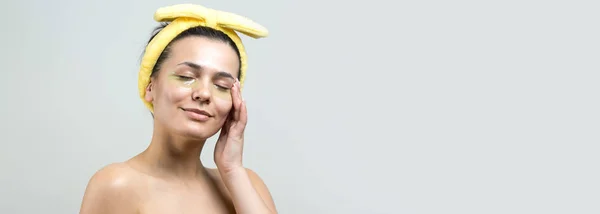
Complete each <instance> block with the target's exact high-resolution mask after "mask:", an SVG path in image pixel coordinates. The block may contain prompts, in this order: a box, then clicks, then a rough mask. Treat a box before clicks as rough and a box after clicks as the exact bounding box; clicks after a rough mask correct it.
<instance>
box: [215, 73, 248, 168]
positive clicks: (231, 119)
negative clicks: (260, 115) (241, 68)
mask: <svg viewBox="0 0 600 214" xmlns="http://www.w3.org/2000/svg"><path fill="white" fill-rule="evenodd" d="M231 98H232V102H233V107H232V109H231V113H230V115H229V116H228V118H227V120H226V121H225V124H224V125H223V128H222V129H221V134H220V135H219V139H217V144H216V145H215V153H214V160H215V164H216V165H217V168H218V169H219V171H220V172H221V173H222V174H223V173H226V174H227V173H229V172H232V171H239V170H241V169H244V168H243V166H242V153H243V148H244V129H245V128H246V122H247V119H248V115H247V113H248V112H247V110H246V102H245V101H244V100H243V99H242V95H241V93H240V82H239V81H237V80H236V82H235V84H234V85H233V87H232V88H231Z"/></svg>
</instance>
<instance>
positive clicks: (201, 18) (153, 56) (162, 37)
mask: <svg viewBox="0 0 600 214" xmlns="http://www.w3.org/2000/svg"><path fill="white" fill-rule="evenodd" d="M154 20H155V21H157V22H170V23H169V24H168V25H167V26H166V27H165V28H164V29H162V30H161V31H160V32H159V33H158V34H157V35H156V36H155V37H154V38H153V39H152V41H150V43H149V44H148V46H147V47H146V51H145V52H144V57H143V58H142V63H141V65H140V71H139V75H138V88H139V93H140V98H142V101H143V102H144V104H145V105H146V107H148V109H150V111H151V112H154V107H153V106H152V103H150V102H147V101H146V100H145V99H144V97H145V95H146V87H147V86H148V84H149V83H150V74H152V69H153V68H154V65H155V64H156V60H158V57H159V56H160V54H161V53H162V52H163V50H164V49H165V48H166V47H167V45H168V44H169V43H170V42H171V41H172V40H173V39H174V38H175V37H176V36H177V35H179V34H180V33H182V32H183V31H185V30H187V29H190V28H193V27H198V26H205V27H210V28H213V29H215V30H219V31H221V32H223V33H225V34H226V35H227V36H229V38H231V40H233V42H234V43H235V45H236V46H237V48H238V50H239V52H240V61H241V64H240V85H241V86H243V84H244V80H245V79H246V67H247V56H246V51H245V49H244V45H243V44H242V40H241V39H240V37H239V36H238V35H237V33H236V31H238V32H240V33H243V34H245V35H247V36H250V37H252V38H255V39H257V38H262V37H267V35H268V34H269V32H268V31H267V29H266V28H265V27H263V26H261V25H260V24H257V23H255V22H253V21H252V20H250V19H248V18H246V17H243V16H239V15H237V14H233V13H229V12H225V11H219V10H214V9H210V8H206V7H203V6H200V5H193V4H178V5H173V6H168V7H162V8H159V9H158V10H156V12H155V13H154Z"/></svg>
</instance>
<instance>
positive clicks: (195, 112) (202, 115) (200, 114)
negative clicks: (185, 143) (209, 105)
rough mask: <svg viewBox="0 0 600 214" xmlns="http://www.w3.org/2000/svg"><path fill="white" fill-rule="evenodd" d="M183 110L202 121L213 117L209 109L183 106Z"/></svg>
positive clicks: (194, 118) (189, 115)
mask: <svg viewBox="0 0 600 214" xmlns="http://www.w3.org/2000/svg"><path fill="white" fill-rule="evenodd" d="M181 110H183V111H184V112H185V113H186V114H187V116H188V117H190V118H191V119H193V120H197V121H201V122H205V121H207V120H208V119H210V118H211V117H213V116H212V115H211V114H209V113H208V112H207V111H204V110H201V109H195V108H181Z"/></svg>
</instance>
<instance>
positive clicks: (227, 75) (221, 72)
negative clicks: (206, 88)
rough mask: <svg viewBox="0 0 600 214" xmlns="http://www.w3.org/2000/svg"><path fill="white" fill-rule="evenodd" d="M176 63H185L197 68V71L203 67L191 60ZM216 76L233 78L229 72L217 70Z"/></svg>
mask: <svg viewBox="0 0 600 214" xmlns="http://www.w3.org/2000/svg"><path fill="white" fill-rule="evenodd" d="M177 65H186V66H188V67H191V68H192V69H194V70H197V71H200V70H202V69H203V67H202V65H199V64H196V63H193V62H187V61H186V62H182V63H179V64H177ZM217 76H220V77H227V78H231V79H235V78H234V77H233V76H232V75H231V74H230V73H227V72H225V71H217Z"/></svg>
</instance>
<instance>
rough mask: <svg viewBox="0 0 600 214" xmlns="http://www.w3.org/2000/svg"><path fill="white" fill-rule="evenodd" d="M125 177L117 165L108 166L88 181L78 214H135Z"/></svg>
mask: <svg viewBox="0 0 600 214" xmlns="http://www.w3.org/2000/svg"><path fill="white" fill-rule="evenodd" d="M128 180H129V179H127V176H126V175H125V174H124V173H122V170H121V169H120V167H119V166H118V165H109V166H107V167H105V168H103V169H101V170H99V171H98V172H96V173H95V174H94V175H93V176H92V178H91V179H90V181H89V183H88V186H87V188H86V190H85V194H84V196H83V202H82V204H81V208H80V211H79V214H107V213H110V214H130V213H136V208H135V205H136V204H135V203H134V199H135V197H133V195H132V193H133V191H132V190H131V187H130V185H128V183H129V182H128Z"/></svg>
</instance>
